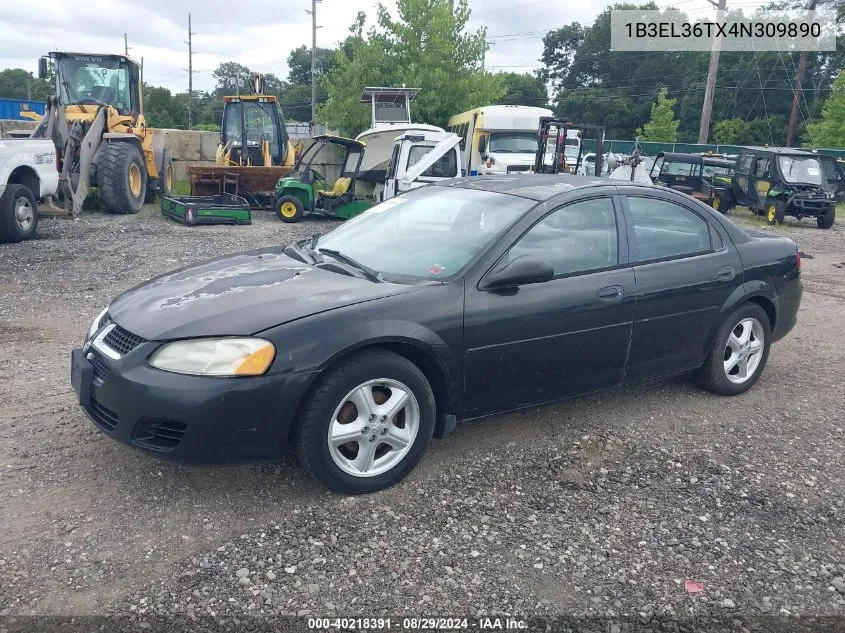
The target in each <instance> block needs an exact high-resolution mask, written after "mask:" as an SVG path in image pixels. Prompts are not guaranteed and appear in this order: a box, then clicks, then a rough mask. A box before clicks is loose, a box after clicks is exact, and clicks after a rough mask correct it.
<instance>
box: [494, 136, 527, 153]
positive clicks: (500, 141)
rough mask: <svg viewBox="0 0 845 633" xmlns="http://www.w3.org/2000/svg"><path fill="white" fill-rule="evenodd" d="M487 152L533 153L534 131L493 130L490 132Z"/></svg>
mask: <svg viewBox="0 0 845 633" xmlns="http://www.w3.org/2000/svg"><path fill="white" fill-rule="evenodd" d="M488 151H489V152H491V153H492V152H498V153H501V154H535V153H536V152H537V133H536V132H493V133H492V134H490V147H489V148H488Z"/></svg>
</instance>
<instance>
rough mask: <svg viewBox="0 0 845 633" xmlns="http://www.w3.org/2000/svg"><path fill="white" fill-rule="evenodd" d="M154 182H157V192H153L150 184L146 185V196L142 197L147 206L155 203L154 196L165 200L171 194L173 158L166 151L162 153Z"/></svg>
mask: <svg viewBox="0 0 845 633" xmlns="http://www.w3.org/2000/svg"><path fill="white" fill-rule="evenodd" d="M156 180H157V181H158V190H153V188H152V187H150V183H149V182H148V183H147V194H146V196H145V197H144V202H146V203H147V204H149V203H151V202H155V199H156V195H158V196H159V197H161V198H166V197H167V196H169V195H170V194H171V193H173V157H172V156H171V155H170V152H169V151H168V150H164V151H163V152H162V155H161V167H160V169H159V174H158V178H156Z"/></svg>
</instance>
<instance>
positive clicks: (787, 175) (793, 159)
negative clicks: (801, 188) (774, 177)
mask: <svg viewBox="0 0 845 633" xmlns="http://www.w3.org/2000/svg"><path fill="white" fill-rule="evenodd" d="M778 167H779V168H780V173H781V174H782V175H783V179H784V180H785V181H786V182H788V183H802V184H805V185H821V184H823V180H822V179H823V176H822V168H821V164H819V159H818V158H814V157H812V156H807V157H804V156H778Z"/></svg>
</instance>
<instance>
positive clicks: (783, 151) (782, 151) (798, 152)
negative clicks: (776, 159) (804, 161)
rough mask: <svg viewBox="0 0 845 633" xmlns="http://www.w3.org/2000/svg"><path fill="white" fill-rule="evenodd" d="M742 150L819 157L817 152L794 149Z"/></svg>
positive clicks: (753, 148) (764, 148)
mask: <svg viewBox="0 0 845 633" xmlns="http://www.w3.org/2000/svg"><path fill="white" fill-rule="evenodd" d="M742 149H743V150H747V151H751V152H771V153H772V154H784V155H789V156H793V155H795V156H815V157H816V158H818V156H819V155H818V154H816V153H815V152H807V151H804V150H800V149H795V148H794V147H743V148H742Z"/></svg>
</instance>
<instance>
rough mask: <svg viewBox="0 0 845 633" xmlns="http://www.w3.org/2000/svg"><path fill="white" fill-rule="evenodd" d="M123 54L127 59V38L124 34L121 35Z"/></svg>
mask: <svg viewBox="0 0 845 633" xmlns="http://www.w3.org/2000/svg"><path fill="white" fill-rule="evenodd" d="M123 53H124V55H126V56H127V57H129V37H128V35H127V34H126V33H124V34H123Z"/></svg>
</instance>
